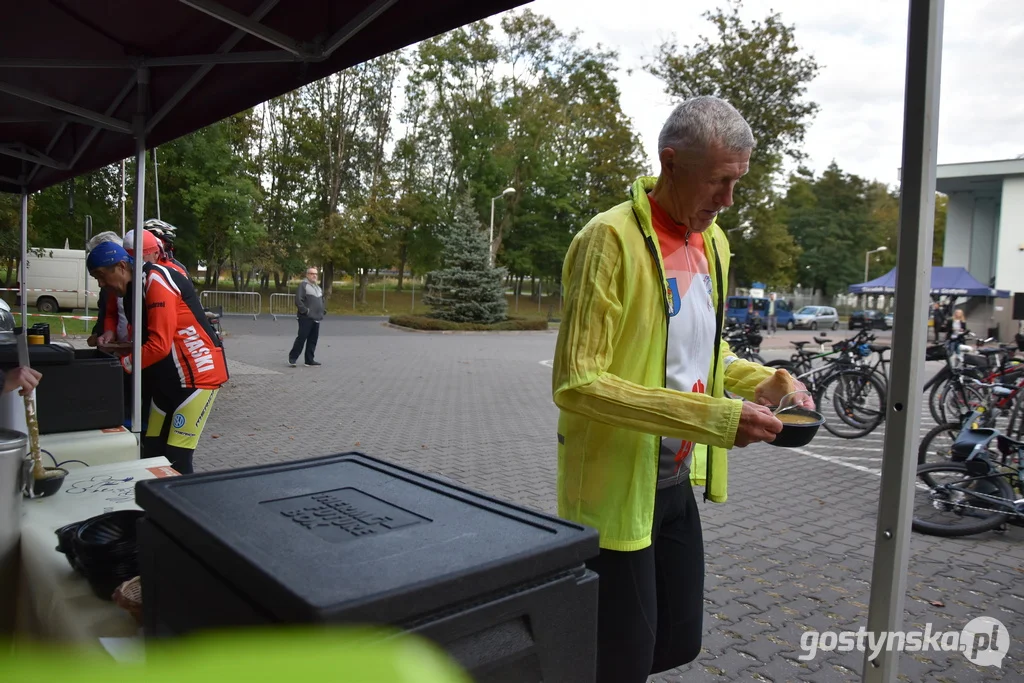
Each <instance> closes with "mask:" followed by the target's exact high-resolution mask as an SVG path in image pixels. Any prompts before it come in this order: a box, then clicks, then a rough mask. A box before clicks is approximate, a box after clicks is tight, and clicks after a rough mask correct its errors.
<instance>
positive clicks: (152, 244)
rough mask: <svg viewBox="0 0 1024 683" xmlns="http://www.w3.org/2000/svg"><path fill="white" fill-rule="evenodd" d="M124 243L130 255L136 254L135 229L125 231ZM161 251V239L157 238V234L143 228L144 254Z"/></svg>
mask: <svg viewBox="0 0 1024 683" xmlns="http://www.w3.org/2000/svg"><path fill="white" fill-rule="evenodd" d="M123 244H124V250H125V251H127V252H128V254H129V255H131V256H134V255H135V231H134V230H129V231H128V232H126V233H125V235H124V242H123ZM160 251H161V247H160V240H159V239H157V236H156V235H154V234H153V233H152V232H150V231H149V230H143V231H142V253H143V254H152V253H159V252H160Z"/></svg>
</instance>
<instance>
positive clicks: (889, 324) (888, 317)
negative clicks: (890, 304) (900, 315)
mask: <svg viewBox="0 0 1024 683" xmlns="http://www.w3.org/2000/svg"><path fill="white" fill-rule="evenodd" d="M892 318H893V315H892V312H889V313H886V314H885V317H884V318H882V319H883V320H884V321H885V329H887V330H891V329H892Z"/></svg>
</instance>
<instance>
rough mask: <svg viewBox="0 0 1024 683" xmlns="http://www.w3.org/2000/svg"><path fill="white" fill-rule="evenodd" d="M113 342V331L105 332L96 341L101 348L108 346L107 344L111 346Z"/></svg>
mask: <svg viewBox="0 0 1024 683" xmlns="http://www.w3.org/2000/svg"><path fill="white" fill-rule="evenodd" d="M112 341H114V332H113V331H108V332H104V333H103V334H101V335H100V336H99V337H98V338H97V339H96V343H97V344H98V345H99V346H106V345H107V344H109V343H110V342H112Z"/></svg>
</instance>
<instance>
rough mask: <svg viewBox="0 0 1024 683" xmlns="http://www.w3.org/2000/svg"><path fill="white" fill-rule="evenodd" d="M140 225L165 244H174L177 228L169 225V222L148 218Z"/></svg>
mask: <svg viewBox="0 0 1024 683" xmlns="http://www.w3.org/2000/svg"><path fill="white" fill-rule="evenodd" d="M142 227H144V228H145V229H146V230H149V231H150V232H151V233H153V234H154V235H156V236H157V237H159V238H160V239H162V240H163V241H164V242H166V243H167V244H169V245H173V244H174V237H175V233H176V232H177V230H178V229H177V228H176V227H174V226H173V225H171V224H170V223H166V222H164V221H162V220H160V219H159V218H150V219H149V220H147V221H146V222H145V223H143V224H142Z"/></svg>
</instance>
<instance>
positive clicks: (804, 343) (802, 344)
mask: <svg viewBox="0 0 1024 683" xmlns="http://www.w3.org/2000/svg"><path fill="white" fill-rule="evenodd" d="M789 343H790V344H792V345H793V346H795V347H796V348H798V349H802V348H804V347H805V346H807V345H808V344H810V343H811V342H808V341H799V342H795V341H791V342H789Z"/></svg>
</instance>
